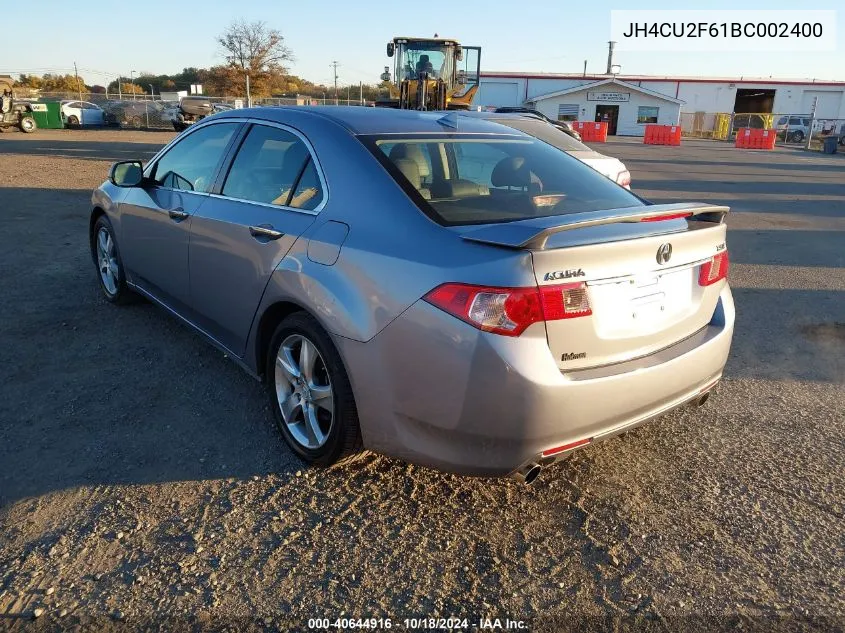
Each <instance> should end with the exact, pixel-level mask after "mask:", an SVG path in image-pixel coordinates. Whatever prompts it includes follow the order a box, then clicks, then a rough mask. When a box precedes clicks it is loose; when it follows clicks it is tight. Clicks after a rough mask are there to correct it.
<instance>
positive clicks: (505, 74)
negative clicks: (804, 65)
mask: <svg viewBox="0 0 845 633" xmlns="http://www.w3.org/2000/svg"><path fill="white" fill-rule="evenodd" d="M481 76H482V77H487V78H490V79H584V80H587V81H599V80H602V79H608V75H596V74H595V73H593V74H589V75H585V74H583V73H534V72H509V71H502V72H500V71H489V72H488V71H481ZM615 77H616V79H620V80H622V81H627V82H631V81H684V82H689V83H735V84H798V85H804V84H814V85H817V86H843V87H845V80H836V79H787V78H782V77H693V76H684V75H674V76H671V75H622V74H620V75H616V76H615Z"/></svg>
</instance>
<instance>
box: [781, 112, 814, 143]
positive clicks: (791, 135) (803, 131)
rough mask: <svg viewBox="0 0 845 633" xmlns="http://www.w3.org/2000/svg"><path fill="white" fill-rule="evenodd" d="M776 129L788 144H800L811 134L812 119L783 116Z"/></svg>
mask: <svg viewBox="0 0 845 633" xmlns="http://www.w3.org/2000/svg"><path fill="white" fill-rule="evenodd" d="M775 129H776V130H777V134H778V135H781V136H783V137H784V139H785V140H786V142H787V143H800V142H801V141H803V140H804V139H805V138H807V135H809V134H810V117H802V116H782V117H781V118H779V119H778V120H777V123H775Z"/></svg>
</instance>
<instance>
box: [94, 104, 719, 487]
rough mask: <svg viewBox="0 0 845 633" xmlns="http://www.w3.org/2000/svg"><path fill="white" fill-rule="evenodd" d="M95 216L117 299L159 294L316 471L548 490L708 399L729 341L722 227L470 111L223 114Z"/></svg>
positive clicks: (200, 126) (110, 191)
mask: <svg viewBox="0 0 845 633" xmlns="http://www.w3.org/2000/svg"><path fill="white" fill-rule="evenodd" d="M92 201H93V211H92V214H91V219H90V228H89V239H90V245H91V252H92V256H93V260H94V263H95V265H96V267H97V271H98V279H99V283H100V286H101V289H102V292H103V294H104V296H105V298H106V299H107V300H108V301H110V302H112V303H123V302H126V301H127V300H129V299H131V298H132V297H133V296H138V295H140V296H143V297H146V298H147V299H149V300H151V301H153V302H154V303H156V304H158V305H160V306H162V307H163V308H164V309H166V310H167V311H168V312H170V313H171V314H172V315H174V316H175V317H177V318H178V319H180V320H181V321H183V322H184V323H186V324H188V325H189V326H191V327H192V328H193V329H195V330H196V331H198V332H199V333H200V334H201V335H203V336H204V337H205V338H207V339H208V340H209V341H210V342H211V343H212V344H214V345H215V346H217V347H218V348H219V349H221V350H223V351H225V353H226V354H227V355H228V356H229V357H230V358H232V359H234V360H235V361H236V362H237V363H238V364H240V365H241V366H242V367H243V368H244V369H245V370H246V371H247V372H249V373H250V374H252V375H253V376H254V377H256V378H257V379H260V380H262V381H264V383H265V384H266V386H267V392H268V397H269V399H270V403H271V406H272V410H273V412H274V415H275V418H276V421H277V423H278V427H279V429H280V432H281V434H282V436H283V437H284V439H285V440H286V442H287V443H288V445H289V446H290V448H291V449H292V450H293V451H294V452H295V453H296V454H298V455H299V456H300V457H301V458H303V459H304V460H306V461H308V462H311V463H315V464H318V465H328V464H332V463H334V462H336V461H338V460H340V459H343V458H345V457H347V456H349V455H350V454H353V453H355V452H358V451H361V450H363V449H369V450H373V451H377V452H380V453H384V454H388V455H392V456H396V457H399V458H401V459H404V460H407V461H411V462H414V463H418V464H422V465H427V466H432V467H436V468H439V469H442V470H446V471H451V472H456V473H462V474H469V475H494V476H495V475H507V474H514V475H516V476H517V477H519V478H522V479H523V480H526V481H530V480H532V479H533V478H534V477H536V475H537V473H539V469H540V467H541V466H543V465H546V464H549V463H551V462H553V461H555V460H557V459H560V458H561V457H562V456H565V455H566V454H567V453H569V451H571V450H572V449H575V448H577V447H580V446H584V445H586V444H589V443H590V442H593V441H596V440H598V439H600V438H604V437H608V436H610V435H613V434H616V433H619V432H621V431H625V430H628V429H631V428H633V427H634V426H636V425H638V424H640V423H642V422H645V421H646V420H649V419H651V418H654V417H655V416H657V415H659V414H662V413H664V412H666V411H669V410H671V409H673V408H675V407H678V406H681V405H683V404H686V403H690V402H696V403H701V402H703V401H704V400H705V399H706V398H707V397H708V395H709V393H710V391H711V390H712V388H713V387H714V386H715V385H716V383H717V382H718V381H719V380H720V378H721V375H722V371H723V368H724V365H725V362H726V359H727V356H728V352H729V349H730V345H731V338H732V334H733V326H734V306H733V300H732V298H731V292H730V289H729V287H728V283H727V271H728V250H727V248H726V243H725V236H726V231H725V229H726V227H725V222H724V220H725V215H726V214H727V212H728V209H727V208H726V207H720V206H714V205H711V204H702V203H695V202H689V203H681V204H668V205H655V204H650V203H648V202H647V201H645V200H643V199H641V198H639V197H638V196H636V195H635V194H634V193H632V192H630V191H628V190H626V189H625V188H623V187H621V186H619V185H617V184H616V183H614V182H612V181H611V180H609V179H607V178H605V177H604V176H602V175H601V174H599V173H597V172H596V171H594V170H593V169H591V168H590V167H588V166H587V165H585V164H583V163H581V162H579V161H578V160H576V159H575V158H573V157H571V156H569V155H567V154H566V153H565V152H563V151H561V150H560V149H558V148H556V147H553V146H552V145H550V144H547V143H545V142H543V141H542V140H539V139H537V138H534V137H532V136H528V135H526V134H524V133H522V132H520V131H519V130H516V129H514V128H512V127H505V126H503V125H500V124H498V123H496V122H494V121H490V120H485V119H483V118H479V117H471V116H465V115H462V114H461V113H459V112H449V113H446V112H416V111H404V110H389V109H372V108H356V107H347V108H344V107H332V108H329V107H323V108H295V107H287V108H255V109H243V110H234V111H230V112H224V113H220V114H217V115H214V116H211V117H208V118H206V119H204V120H203V121H201V122H199V123H197V124H195V125H194V126H191V128H189V129H188V130H187V131H185V132H184V133H182V134H180V135H179V136H177V137H176V138H175V139H174V140H173V141H172V142H171V143H170V144H168V145H167V146H166V147H165V148H163V149H162V150H161V151H160V152H159V153H158V154H157V155H155V156H154V157H153V158H152V159H151V160H150V161H149V162H147V163H146V164H145V165H142V164H141V162H140V161H122V162H120V163H117V164H115V165H114V166H113V167H112V169H111V171H110V174H109V178H108V180H107V181H106V182H105V183H103V185H102V186H101V187H99V188H98V189H97V190H96V191H94V194H93V198H92ZM162 344H166V342H165V341H162Z"/></svg>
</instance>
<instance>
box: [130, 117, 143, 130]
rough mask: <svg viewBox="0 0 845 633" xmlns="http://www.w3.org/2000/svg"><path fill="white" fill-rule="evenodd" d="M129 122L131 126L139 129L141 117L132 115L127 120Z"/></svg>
mask: <svg viewBox="0 0 845 633" xmlns="http://www.w3.org/2000/svg"><path fill="white" fill-rule="evenodd" d="M129 124H130V125H131V126H132V127H134V128H135V129H136V130H138V129H140V128H141V117H139V116H133V117H132V118H131V119H130V120H129Z"/></svg>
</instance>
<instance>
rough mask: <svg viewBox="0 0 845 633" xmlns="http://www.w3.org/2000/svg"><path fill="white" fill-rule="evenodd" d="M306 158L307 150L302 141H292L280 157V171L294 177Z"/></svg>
mask: <svg viewBox="0 0 845 633" xmlns="http://www.w3.org/2000/svg"><path fill="white" fill-rule="evenodd" d="M306 158H308V150H307V149H305V146H304V145H303V144H302V143H294V144H293V145H291V146H290V147H288V149H287V150H286V151H285V157H284V158H283V159H282V173H283V174H285V175H291V176H293V177H294V178H296V177H297V176H298V175H299V171H300V170H301V169H302V166H303V165H304V164H305V159H306Z"/></svg>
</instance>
